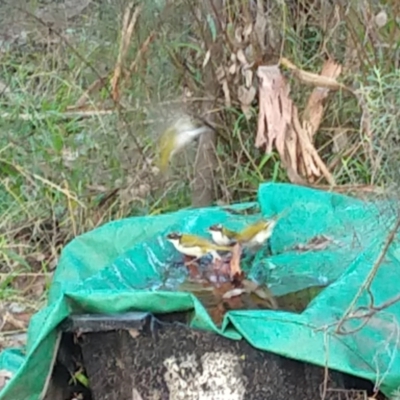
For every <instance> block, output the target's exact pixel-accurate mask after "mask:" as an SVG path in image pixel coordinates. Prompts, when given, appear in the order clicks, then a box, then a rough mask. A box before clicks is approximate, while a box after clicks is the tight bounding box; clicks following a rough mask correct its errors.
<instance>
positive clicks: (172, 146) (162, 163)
mask: <svg viewBox="0 0 400 400" xmlns="http://www.w3.org/2000/svg"><path fill="white" fill-rule="evenodd" d="M208 129H209V128H208V127H206V126H200V127H196V126H195V125H194V124H193V122H192V121H191V120H190V119H189V118H188V117H184V118H180V119H179V120H178V121H176V122H175V124H173V125H172V126H171V127H169V128H168V129H167V130H165V131H164V132H163V133H162V135H161V136H160V138H159V140H158V160H157V167H158V168H159V169H160V171H161V172H162V173H164V172H165V171H166V170H167V168H168V164H169V162H170V161H171V159H172V157H173V156H174V155H175V154H176V153H178V152H179V151H180V150H182V149H183V148H184V147H185V146H186V145H188V144H189V143H190V142H192V141H193V140H194V139H196V138H197V137H198V136H199V135H201V134H202V133H204V132H206V131H207V130H208Z"/></svg>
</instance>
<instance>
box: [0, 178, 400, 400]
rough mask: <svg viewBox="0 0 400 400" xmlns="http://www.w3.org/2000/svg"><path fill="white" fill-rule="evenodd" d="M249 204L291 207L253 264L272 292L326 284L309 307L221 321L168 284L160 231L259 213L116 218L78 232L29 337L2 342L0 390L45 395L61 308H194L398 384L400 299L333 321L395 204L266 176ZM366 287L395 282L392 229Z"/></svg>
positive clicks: (275, 345) (201, 317) (208, 323)
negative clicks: (268, 253)
mask: <svg viewBox="0 0 400 400" xmlns="http://www.w3.org/2000/svg"><path fill="white" fill-rule="evenodd" d="M251 205H254V204H248V203H247V204H239V205H236V206H234V207H233V208H235V209H236V210H238V209H241V208H245V207H249V206H251ZM255 205H257V206H258V207H259V208H260V212H261V214H262V215H264V216H266V217H268V216H272V215H274V214H276V213H280V212H283V211H284V210H289V212H288V213H286V215H285V216H284V217H283V218H282V219H281V220H279V222H278V224H277V226H276V228H275V231H274V235H273V237H272V238H271V248H272V252H273V254H274V255H273V256H272V257H268V258H262V257H261V258H260V257H256V259H255V261H254V265H252V266H251V269H250V275H254V276H257V275H260V274H266V275H267V280H268V282H269V286H270V289H271V290H272V292H273V293H274V294H276V295H284V294H286V293H290V292H293V291H297V290H301V289H304V288H307V287H312V286H316V285H322V284H328V286H327V287H326V288H325V289H324V290H323V291H322V292H321V293H320V294H319V295H318V296H317V297H316V298H314V299H313V300H312V301H311V303H310V304H309V305H308V307H307V309H306V310H305V311H304V312H302V313H301V314H294V313H290V312H284V311H270V310H263V311H260V310H257V311H250V310H249V311H230V312H229V313H227V314H226V316H225V319H224V323H223V325H222V327H221V328H217V327H216V326H215V325H214V323H213V321H212V320H211V318H210V317H209V315H208V313H207V311H206V310H205V309H204V307H203V306H202V305H201V303H200V302H199V301H198V300H197V299H196V297H195V296H193V295H192V294H190V293H184V292H176V291H173V290H171V289H170V288H168V283H166V282H165V279H164V278H165V269H166V266H167V264H168V263H170V262H171V260H173V259H176V256H177V254H176V251H175V249H174V248H173V246H172V245H171V244H170V243H169V242H167V241H166V240H165V235H166V234H167V233H168V232H171V231H185V232H191V233H196V234H202V235H205V236H207V234H206V229H207V228H208V226H210V225H211V224H215V223H220V222H221V223H225V224H226V225H227V226H229V227H231V228H232V229H235V228H241V227H243V226H245V225H246V224H247V223H249V222H251V221H253V220H254V218H256V217H257V216H254V215H247V216H243V215H240V214H237V213H232V212H230V211H229V210H226V209H223V208H219V207H212V208H206V209H196V210H183V211H179V212H175V213H171V214H165V215H160V216H149V217H135V218H129V219H124V220H119V221H115V222H111V223H108V224H106V225H104V226H102V227H100V228H97V229H95V230H93V231H91V232H88V233H86V234H84V235H81V236H80V237H77V238H76V239H74V240H73V241H72V242H70V243H69V244H68V245H67V246H66V247H65V248H64V250H63V252H62V256H61V258H60V262H59V265H58V267H57V270H56V273H55V276H54V280H53V283H52V287H51V290H50V295H49V300H48V305H47V307H45V308H44V309H42V310H41V311H40V312H38V313H37V314H36V315H34V317H33V318H32V320H31V323H30V326H29V331H28V343H27V346H26V349H7V350H6V351H4V352H3V353H2V354H1V355H0V370H7V371H10V372H11V373H13V377H12V379H11V380H10V381H9V383H8V384H7V386H6V387H5V388H4V389H3V390H2V391H1V392H0V400H28V399H29V400H37V399H39V398H40V396H41V393H42V391H43V388H44V385H45V381H46V378H47V376H48V374H49V372H50V368H51V363H52V360H53V353H54V349H55V348H56V344H57V338H58V334H57V329H56V328H57V326H58V324H59V323H60V322H61V321H62V320H64V319H65V318H66V317H67V316H68V315H70V314H71V313H74V312H75V313H78V312H79V313H81V312H92V313H121V312H126V311H133V310H139V311H150V312H157V313H160V312H165V313H167V312H173V311H183V310H194V311H195V314H194V315H195V316H194V318H193V320H192V322H191V324H192V326H193V327H198V328H205V329H209V330H213V331H215V332H217V333H218V334H221V335H224V336H226V337H229V338H231V339H233V340H234V339H238V338H241V337H243V338H245V339H246V340H247V341H249V342H250V343H251V344H252V345H253V346H255V347H256V348H259V349H260V350H266V351H271V352H274V353H277V354H280V355H283V356H287V357H290V358H293V359H297V360H303V361H306V362H311V363H314V364H318V365H320V366H325V365H329V367H331V368H334V369H337V370H339V371H342V372H346V373H350V374H353V375H356V376H360V377H363V378H366V379H369V380H371V381H373V382H377V384H378V385H380V386H381V389H382V390H383V391H384V393H385V394H387V395H389V394H390V393H392V392H393V391H394V390H396V389H397V388H398V386H400V356H399V354H398V349H399V344H398V343H399V340H400V329H399V322H400V304H398V303H396V304H393V305H392V306H390V307H389V308H387V309H385V310H384V311H382V312H379V313H377V314H375V315H374V316H372V317H371V318H370V319H369V320H368V321H365V319H357V318H354V319H351V320H349V321H348V322H346V323H345V324H344V325H343V329H345V330H347V331H353V333H351V334H340V335H339V334H336V333H335V329H336V325H337V323H338V321H339V320H340V319H341V317H342V316H343V314H344V312H345V311H346V310H347V308H348V306H349V304H350V303H351V302H352V300H353V299H354V297H355V296H356V294H357V292H358V291H359V289H360V286H361V285H362V284H363V282H364V281H365V280H366V278H367V277H368V274H369V273H370V271H371V268H372V267H373V264H374V262H375V260H376V259H377V257H378V255H379V253H380V252H381V250H382V248H383V245H384V242H385V240H386V238H387V236H388V233H389V231H390V230H391V229H392V227H393V225H394V223H395V218H396V216H395V213H394V212H390V204H386V203H383V202H382V203H377V202H374V203H373V204H372V203H366V202H362V201H360V200H356V199H353V198H350V197H346V196H342V195H338V194H332V193H328V192H322V191H318V190H313V189H308V188H304V187H297V186H294V185H286V184H263V185H261V186H260V188H259V192H258V201H257V203H255ZM258 217H259V215H258ZM318 235H324V236H325V237H327V238H329V239H330V240H329V243H328V245H327V246H325V247H322V248H319V249H318V248H315V249H308V250H307V251H304V247H303V250H299V248H298V247H297V249H295V248H296V246H299V245H300V244H303V245H304V243H307V242H308V241H310V240H312V239H313V238H315V237H316V236H318ZM316 247H317V246H316ZM172 279H179V277H176V278H172ZM161 281H162V282H161ZM162 285H164V286H162ZM172 286H173V285H172V284H171V287H172ZM161 287H162V290H160V288H161ZM370 292H371V294H372V296H373V301H374V304H375V305H377V306H379V305H381V304H382V303H384V302H386V301H388V300H389V299H391V298H393V297H394V296H396V295H398V294H399V292H400V246H399V245H398V242H397V240H395V241H394V242H393V244H392V245H391V247H390V248H389V251H388V252H387V254H386V257H385V258H384V260H383V262H382V264H381V265H380V267H379V269H378V271H377V274H376V276H375V278H374V280H373V283H372V285H371V290H370ZM370 301H371V296H370V295H369V294H368V293H367V292H365V293H363V294H362V295H361V296H360V298H359V300H358V301H357V303H356V306H365V307H368V306H369V305H370ZM366 322H367V323H366ZM361 325H364V326H363V327H362V326H361Z"/></svg>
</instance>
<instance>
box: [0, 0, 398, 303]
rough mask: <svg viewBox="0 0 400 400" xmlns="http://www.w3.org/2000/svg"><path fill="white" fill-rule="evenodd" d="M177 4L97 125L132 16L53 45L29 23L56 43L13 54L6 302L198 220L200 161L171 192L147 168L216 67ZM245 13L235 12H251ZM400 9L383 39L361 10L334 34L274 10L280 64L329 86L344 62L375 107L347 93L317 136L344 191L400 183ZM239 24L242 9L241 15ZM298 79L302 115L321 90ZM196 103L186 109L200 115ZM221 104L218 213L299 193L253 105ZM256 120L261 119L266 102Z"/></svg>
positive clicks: (7, 47) (71, 28)
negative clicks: (267, 148) (77, 266)
mask: <svg viewBox="0 0 400 400" xmlns="http://www.w3.org/2000/svg"><path fill="white" fill-rule="evenodd" d="M172 3H173V6H171V5H170V6H169V8H167V10H166V11H165V10H164V9H163V2H143V4H142V6H143V11H142V14H141V15H140V16H139V19H138V24H137V26H136V30H135V32H136V33H135V34H134V35H133V39H132V45H131V47H130V51H129V57H130V59H134V58H135V55H136V54H137V53H138V51H140V47H141V45H142V44H143V42H144V41H145V40H146V38H147V37H148V36H149V35H150V34H151V33H152V32H153V31H155V32H156V33H157V35H156V38H155V39H154V40H153V41H152V42H151V44H150V45H149V47H148V50H147V51H146V52H145V54H143V56H142V57H141V59H140V61H139V63H138V67H137V69H136V72H135V73H134V74H132V75H131V76H129V77H128V78H127V79H126V80H125V81H124V85H123V87H122V88H121V91H122V95H121V103H122V105H123V107H122V108H121V109H119V111H118V112H115V111H110V110H112V109H113V103H112V101H111V100H110V93H109V88H108V86H109V85H106V87H103V88H102V89H101V90H100V92H99V93H95V94H91V95H90V96H89V100H88V102H87V104H88V105H89V106H92V107H93V111H92V112H90V113H86V114H85V113H84V112H83V111H82V112H80V110H79V109H78V110H75V111H71V112H70V111H68V107H71V106H73V105H75V104H76V103H77V101H78V99H80V98H81V96H82V95H83V94H84V93H85V90H86V89H87V88H88V87H89V86H90V85H91V84H92V83H93V82H94V81H95V80H96V79H98V78H99V75H104V74H107V73H108V72H110V71H113V69H114V67H115V63H116V60H117V57H118V42H119V39H120V35H121V19H122V14H123V12H124V9H125V8H124V7H125V6H126V4H123V2H120V3H118V5H110V4H109V3H105V2H104V4H102V3H101V2H97V3H96V4H92V5H90V6H89V7H88V8H87V9H86V10H84V12H83V13H82V14H81V15H78V16H76V17H74V18H73V20H72V21H69V22H68V26H67V27H66V28H63V29H60V30H59V31H57V26H55V27H54V28H53V31H57V32H59V33H54V32H52V31H51V30H50V31H49V30H48V29H47V31H46V34H43V32H42V31H43V21H40V20H38V19H35V18H33V17H31V16H29V15H27V14H25V13H24V12H22V11H21V12H20V16H23V18H25V19H26V20H28V21H30V24H31V25H30V29H31V30H37V31H40V32H42V33H41V34H40V35H39V38H38V37H35V38H33V37H32V38H31V37H30V36H29V35H28V39H26V40H25V41H24V40H22V42H23V43H19V42H18V41H17V42H14V43H8V44H7V43H6V42H4V43H5V44H3V48H2V49H1V57H2V63H1V66H0V84H1V85H2V86H3V90H2V96H1V97H0V131H1V135H0V271H1V279H0V283H1V286H0V298H5V297H7V298H8V297H9V296H11V295H16V296H18V293H21V291H19V290H20V289H19V287H20V285H19V284H17V283H18V282H17V281H18V279H17V278H18V277H19V276H22V275H24V274H25V275H26V276H29V274H33V275H34V276H42V275H43V276H45V277H47V276H48V274H49V272H50V271H51V270H53V269H54V267H55V265H56V264H57V261H58V257H59V254H60V251H61V249H62V248H63V246H64V245H65V244H66V243H67V242H68V241H70V240H71V239H72V238H73V237H75V236H76V235H79V234H81V233H83V232H86V231H88V230H90V229H93V228H95V227H96V226H99V225H101V224H104V223H106V222H108V221H110V220H115V219H119V218H124V217H128V216H134V215H147V214H150V215H155V214H159V213H163V212H169V211H174V210H178V209H181V208H185V207H188V206H190V183H191V180H192V178H193V158H194V151H195V150H194V149H193V148H189V149H188V150H187V151H185V153H184V157H183V161H182V160H181V165H180V166H179V167H178V166H177V165H176V164H175V165H173V166H172V170H171V173H170V175H169V177H168V179H167V180H164V181H160V180H159V179H158V178H154V177H153V176H152V174H151V171H150V170H149V169H151V167H149V166H148V164H146V162H148V163H151V160H152V159H153V157H154V146H153V144H154V140H155V138H156V136H157V134H158V133H159V132H160V131H161V130H162V129H163V128H165V126H166V125H165V124H166V117H168V116H171V115H173V114H174V113H175V112H177V111H179V110H180V108H181V105H182V101H181V98H182V92H184V91H185V90H188V91H190V92H191V93H192V94H193V96H192V97H196V98H197V97H201V96H202V95H203V94H204V92H205V90H206V89H205V88H204V82H203V78H204V77H203V71H202V62H203V60H204V57H205V56H206V51H207V49H205V48H204V46H203V45H202V43H201V41H199V39H198V37H197V38H196V37H195V35H193V32H191V26H192V22H191V19H190V18H191V14H190V12H189V11H188V9H187V7H188V3H187V2H186V1H185V0H182V1H180V2H178V1H176V2H172ZM239 3H240V2H239V1H237V2H233V4H234V5H235V6H237V7H238V9H239V8H240V7H241V6H242V5H241V4H239ZM299 4H300V2H299ZM301 4H303V3H301ZM357 7H358V6H357ZM360 7H361V5H360ZM391 7H393V8H394V7H395V4H394V3H393V4H391V3H390V2H386V5H385V6H384V8H383V10H384V11H385V12H386V13H387V16H388V21H387V23H386V24H385V25H384V26H383V27H380V28H378V27H377V26H375V27H374V28H373V29H372V28H371V25H368V23H367V22H365V23H363V22H362V21H361V18H356V16H355V13H356V11H357V10H352V9H351V7H349V8H348V9H341V8H340V7H339V6H337V9H336V10H333V11H334V12H336V14H335V15H336V16H337V19H336V20H334V21H333V22H334V23H333V24H329V23H328V21H329V18H328V17H329V15H332V14H330V13H328V14H326V15H325V14H323V15H325V17H324V18H325V19H324V18H322V17H321V15H322V14H321V13H323V12H327V11H323V10H322V9H321V8H318V9H317V8H308V9H303V6H301V7H300V6H299V7H297V8H296V7H295V8H293V9H292V8H290V7H287V6H286V5H281V4H279V6H277V9H276V10H274V13H277V14H276V15H279V18H275V19H274V22H275V25H274V24H273V23H271V29H276V32H275V34H276V36H277V37H278V39H279V40H280V42H279V43H280V45H279V46H278V48H277V49H270V51H271V59H273V57H275V58H276V60H278V58H279V55H280V54H281V55H284V56H285V57H286V58H288V59H290V60H291V61H292V62H293V63H294V64H295V65H296V66H297V67H298V68H302V69H304V70H307V71H311V72H315V73H318V72H319V71H320V68H321V66H322V63H323V61H324V59H325V58H326V56H327V54H329V55H331V56H334V57H335V58H336V59H337V61H338V62H340V63H342V64H343V65H344V69H343V73H342V75H341V76H340V80H341V81H342V82H344V83H346V84H349V85H351V86H352V87H353V88H355V89H357V91H358V93H359V94H360V99H362V104H360V102H359V101H357V100H356V99H355V98H354V97H351V96H349V95H348V94H346V93H340V92H332V93H331V95H330V96H329V98H328V100H327V103H326V111H325V115H324V120H323V123H322V125H321V126H320V129H319V132H318V135H317V150H318V151H319V153H320V155H321V156H322V158H323V159H324V161H325V162H326V164H327V166H328V168H329V170H330V171H331V173H332V174H333V175H334V176H335V180H336V182H337V183H338V184H339V185H360V184H362V185H365V186H372V185H373V186H383V187H387V186H388V185H392V186H393V183H395V182H398V181H399V180H398V177H397V176H396V174H395V173H394V172H395V171H397V172H398V168H397V169H396V167H393V166H398V165H399V163H398V158H399V155H398V154H399V152H398V151H397V152H396V151H395V149H396V146H397V144H398V143H397V141H396V140H398V139H397V138H398V137H399V136H398V133H397V130H398V123H396V121H398V117H399V109H400V107H399V104H398V103H399V100H398V99H399V98H400V96H399V94H400V79H399V78H400V76H399V72H398V65H397V61H396V57H397V54H398V43H399V42H398V41H399V35H398V20H396V19H395V14H392V13H391ZM236 11H237V10H236ZM236 11H235V7H234V6H232V10H230V12H231V13H235V12H236ZM333 11H332V10H331V11H330V12H333ZM364 11H365V10H364ZM379 11H380V10H372V6H371V9H370V10H367V11H365V13H372V14H370V17H371V18H370V21H373V17H374V15H376V13H378V12H379ZM182 15H184V16H185V17H184V18H182ZM368 15H369V14H368ZM21 18H22V17H21ZM321 18H322V19H321ZM211 20H212V19H211ZM321 20H322V21H325V22H324V23H322V22H321ZM208 21H210V18H209V19H208ZM371 23H372V22H371ZM214 28H215V21H214V22H213V23H211V22H208V28H207V29H210V30H213V29H214ZM21 29H22V28H21ZM371 32H372V33H371ZM3 33H4V32H3ZM271 35H272V33H271ZM368 35H369V36H368ZM271 37H272V36H271ZM278 39H277V40H278ZM282 41H283V42H282ZM282 43H283V45H282ZM355 43H356V44H355ZM350 50H352V51H350ZM349 53H351V54H349ZM212 61H213V62H215V63H218V60H212ZM263 61H264V62H267V61H268V60H263ZM354 65H355V67H354ZM288 78H289V81H290V84H291V93H292V95H293V99H294V101H295V102H296V104H298V106H299V108H300V110H301V109H302V108H304V106H305V104H304V99H306V98H307V94H309V93H310V90H311V89H310V88H309V87H305V86H304V85H302V84H301V83H300V82H298V81H297V80H296V78H295V77H291V76H288ZM107 79H109V77H108V78H107ZM196 98H190V97H188V98H186V101H188V102H189V103H190V102H193V103H194V104H195V103H196V101H197V100H196ZM188 99H189V100H188ZM221 99H222V97H221ZM221 99H220V101H218V102H217V104H216V106H215V108H216V109H217V112H218V113H219V117H220V118H219V122H220V125H219V133H220V134H219V139H218V144H217V149H216V152H217V156H218V169H217V171H216V184H215V186H216V188H217V189H216V202H217V203H218V204H226V203H233V202H241V201H249V200H254V199H255V198H256V193H257V188H258V185H259V184H260V183H261V182H265V181H275V182H287V181H288V177H287V174H286V172H285V169H284V168H283V166H282V165H281V162H280V160H279V157H278V155H277V154H276V153H275V152H274V153H272V154H268V155H266V154H265V152H264V151H263V150H262V149H256V148H255V146H254V140H255V132H256V124H257V118H256V117H253V118H252V119H250V120H247V119H246V117H245V115H244V113H243V111H242V110H241V108H240V106H239V104H236V103H233V104H232V105H231V106H230V107H227V106H226V105H225V103H224V101H223V100H221ZM189 108H190V105H189ZM102 110H103V111H104V112H102ZM106 111H107V112H106ZM251 112H252V113H253V115H254V116H256V115H257V105H256V102H254V103H253V105H252V107H251ZM143 157H145V158H146V160H147V161H146V160H144V159H143ZM145 161H146V162H145ZM182 165H183V167H184V168H181V166H182ZM146 176H150V177H149V179H148V181H147V180H146ZM143 177H145V178H143ZM318 183H323V182H321V181H320V182H316V184H318ZM46 279H47V278H46ZM47 284H48V281H47V280H46V281H45V286H46V287H47ZM37 294H38V293H34V294H33V297H35V298H37V297H39V298H40V299H43V298H44V293H43V292H41V293H40V295H39V296H38V295H37ZM25 295H26V293H24V296H25Z"/></svg>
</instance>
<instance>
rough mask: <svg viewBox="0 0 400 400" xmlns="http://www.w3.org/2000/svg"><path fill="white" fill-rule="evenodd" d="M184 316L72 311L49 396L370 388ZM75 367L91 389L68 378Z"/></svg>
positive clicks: (268, 395) (342, 395) (163, 398)
mask: <svg viewBox="0 0 400 400" xmlns="http://www.w3.org/2000/svg"><path fill="white" fill-rule="evenodd" d="M184 321H186V315H185V314H180V313H177V314H169V315H164V316H152V315H150V314H148V313H139V312H133V313H126V314H121V315H76V316H72V317H70V318H69V319H67V320H66V321H64V323H63V324H62V325H61V326H60V330H61V332H62V339H61V342H60V347H59V350H58V355H57V360H56V362H55V365H54V370H53V373H52V377H51V380H50V385H49V388H48V390H47V394H46V398H45V399H46V400H66V399H72V398H73V396H75V398H77V399H83V400H88V399H92V400H179V399H185V400H194V399H196V400H225V399H226V400H290V399H293V400H321V399H327V400H328V399H329V400H332V399H354V400H355V399H360V400H361V399H367V398H368V395H371V394H372V390H373V385H372V384H371V383H370V382H369V381H366V380H363V379H359V378H356V377H353V376H350V375H347V374H343V373H340V372H337V371H332V370H327V369H325V368H321V367H318V366H315V365H311V364H307V363H303V362H300V361H296V360H291V359H288V358H285V357H281V356H279V355H276V354H273V353H269V352H264V351H260V350H257V349H255V348H254V347H252V346H251V345H249V344H248V343H247V342H246V341H245V340H240V341H236V340H229V339H226V338H224V337H222V336H219V335H216V334H214V333H212V332H208V331H200V330H194V329H191V328H189V327H188V326H187V325H186V324H185V323H184ZM78 369H80V370H81V371H84V375H85V376H86V377H87V378H88V379H89V388H87V387H84V386H83V385H81V384H80V383H79V382H78V381H76V380H75V381H74V379H72V380H71V376H73V375H74V373H75V372H76V371H77V370H78ZM71 382H72V384H71ZM378 398H383V397H378Z"/></svg>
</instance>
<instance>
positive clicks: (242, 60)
mask: <svg viewBox="0 0 400 400" xmlns="http://www.w3.org/2000/svg"><path fill="white" fill-rule="evenodd" d="M236 57H237V59H238V60H239V62H240V63H241V64H242V66H243V67H247V66H248V65H249V63H248V61H247V59H246V56H245V54H244V51H243V50H242V49H240V50H238V51H237V53H236Z"/></svg>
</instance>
